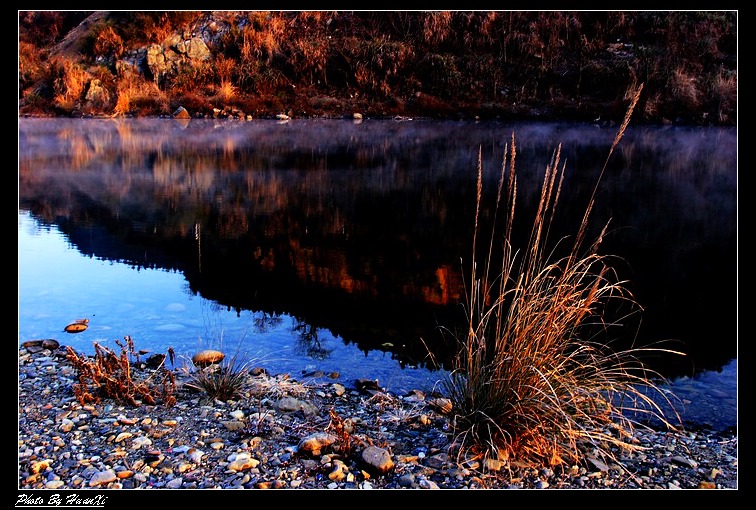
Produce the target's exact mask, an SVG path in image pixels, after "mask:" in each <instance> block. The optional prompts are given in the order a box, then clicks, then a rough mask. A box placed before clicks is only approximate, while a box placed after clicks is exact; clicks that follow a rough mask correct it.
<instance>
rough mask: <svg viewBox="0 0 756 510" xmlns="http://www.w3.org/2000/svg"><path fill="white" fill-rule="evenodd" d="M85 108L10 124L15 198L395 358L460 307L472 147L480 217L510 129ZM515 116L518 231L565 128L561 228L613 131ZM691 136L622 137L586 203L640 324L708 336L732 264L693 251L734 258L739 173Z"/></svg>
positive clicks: (416, 355) (201, 289) (155, 261)
mask: <svg viewBox="0 0 756 510" xmlns="http://www.w3.org/2000/svg"><path fill="white" fill-rule="evenodd" d="M33 122H45V121H36V120H35V121H33ZM77 122H78V123H76V122H72V123H67V122H66V121H62V120H56V121H55V124H54V125H55V126H61V125H62V126H64V127H63V129H60V130H58V129H55V130H50V131H48V132H47V133H48V134H47V135H44V136H43V135H40V131H37V130H34V131H32V130H30V129H25V127H24V126H25V125H24V123H22V124H21V128H20V134H19V136H20V140H21V143H20V150H19V206H20V208H22V209H28V210H30V211H32V212H33V214H34V216H35V217H36V218H38V219H39V220H42V221H46V222H51V223H56V224H57V225H59V226H60V228H61V230H62V231H63V232H64V233H65V234H66V235H67V236H68V237H69V239H70V240H71V242H72V243H73V244H74V245H75V246H77V248H78V249H79V250H81V251H82V252H83V253H85V254H88V255H92V256H96V257H99V258H103V259H108V260H119V261H123V262H126V263H128V264H133V265H136V266H140V267H156V268H166V269H175V270H179V271H181V272H182V273H184V274H185V276H186V279H187V281H188V282H189V287H190V289H191V290H192V291H193V292H196V293H199V294H201V295H202V296H203V297H205V298H207V299H211V300H214V301H217V302H218V303H220V304H222V305H224V306H228V307H229V308H235V309H237V310H242V309H244V310H246V309H249V310H255V311H257V310H261V311H264V312H268V313H287V314H290V315H293V316H295V317H297V318H299V319H301V320H302V321H303V322H304V323H306V324H310V325H314V326H316V327H324V328H328V329H330V330H331V331H332V332H334V333H335V334H337V335H342V336H343V337H344V338H345V339H349V341H354V342H357V343H358V344H360V347H361V348H363V349H365V350H370V349H373V348H377V346H380V345H381V344H385V343H387V342H389V343H392V344H394V345H396V346H397V347H396V351H395V352H396V355H397V356H399V350H400V348H399V347H398V346H401V345H406V347H405V349H404V350H402V351H401V352H402V354H401V356H404V357H405V359H406V360H407V361H412V362H416V361H418V360H421V359H423V358H425V355H426V352H425V348H424V347H423V346H422V344H421V343H420V342H419V339H420V338H421V337H422V338H423V339H424V340H426V341H428V342H429V343H431V344H432V343H434V342H437V343H438V342H441V341H440V340H439V339H438V338H439V335H440V334H439V332H438V330H437V329H436V326H437V325H439V324H441V325H444V326H449V320H450V317H456V316H457V315H458V314H461V307H460V306H459V304H460V303H461V302H462V301H463V299H464V284H463V280H462V278H463V276H465V277H466V276H467V275H466V274H464V275H463V273H462V271H463V267H464V268H468V267H469V265H468V263H469V261H468V260H467V256H468V255H469V253H470V242H471V240H472V231H471V230H472V226H473V223H474V222H473V214H474V201H475V199H474V196H475V169H476V166H477V156H478V148H479V147H480V148H481V153H482V156H483V161H484V165H483V167H484V170H485V176H486V180H487V185H486V186H487V193H489V195H488V197H487V200H486V204H488V205H487V206H486V207H485V208H484V210H483V211H482V214H481V224H482V225H485V230H484V232H488V231H490V227H489V225H490V224H489V221H490V219H491V218H490V216H491V214H492V211H491V208H490V204H493V197H491V196H490V193H492V192H493V190H494V189H495V185H496V182H497V180H498V172H499V169H500V168H501V158H502V155H503V153H504V144H505V142H506V139H505V138H504V137H502V138H499V136H498V134H499V133H497V134H496V136H494V135H492V134H491V130H490V129H489V130H484V129H482V128H480V129H476V128H475V127H473V126H471V125H469V124H468V125H466V126H465V128H464V129H461V130H458V129H455V125H454V123H448V124H439V123H435V124H432V125H429V126H425V127H424V125H423V124H417V125H409V123H378V124H377V125H376V127H371V125H370V123H364V124H362V125H360V126H354V125H352V124H351V123H344V122H340V123H339V122H336V123H320V122H315V121H313V122H305V123H302V124H296V123H291V124H287V125H279V124H275V123H272V122H271V123H228V122H226V123H219V124H217V125H216V128H215V129H204V128H200V125H202V124H203V123H199V125H195V124H194V121H193V123H192V124H190V126H189V127H188V128H186V129H181V128H179V127H176V125H175V124H173V123H172V121H171V120H170V119H165V120H157V121H156V120H152V121H151V122H150V121H144V120H142V121H136V122H134V123H130V122H126V121H118V122H114V121H109V120H103V121H92V123H88V122H86V121H81V120H78V121H77ZM82 122H84V123H85V124H84V125H87V126H88V127H87V129H86V130H84V129H82V124H81V123H82ZM378 126H380V127H378ZM90 127H91V129H90ZM529 129H533V128H529ZM524 131H525V134H524V135H521V136H522V137H523V139H524V141H523V142H522V143H521V144H519V145H518V175H519V179H518V187H519V189H520V192H521V195H520V198H519V199H518V200H520V202H519V207H520V211H521V216H519V218H520V219H519V224H520V225H521V226H522V228H523V229H525V230H524V231H525V232H527V230H526V229H527V223H528V221H527V218H528V217H529V216H528V215H529V210H530V208H532V204H533V202H534V200H535V197H536V195H537V192H538V189H539V177H538V176H539V172H542V171H543V169H544V168H545V166H546V164H547V163H548V161H549V158H550V156H551V153H550V150H551V149H553V148H554V147H555V146H556V143H557V142H558V141H559V140H560V139H561V138H563V137H564V138H566V139H567V140H566V141H565V145H564V148H563V160H564V161H566V162H567V164H568V180H567V182H566V183H565V189H564V195H563V198H562V200H563V208H562V210H563V211H564V213H563V215H561V216H560V217H559V218H557V222H556V225H555V231H553V232H551V235H552V238H553V239H558V238H559V237H561V235H564V234H572V233H573V232H574V230H573V229H572V227H573V226H574V225H575V223H576V222H577V221H579V219H580V218H581V217H582V212H583V211H584V207H585V203H586V201H587V198H588V196H589V194H590V192H591V191H592V190H593V185H594V183H595V176H596V175H597V170H598V169H599V168H600V166H601V165H602V164H603V161H604V159H605V157H606V145H605V144H595V143H593V142H592V140H591V139H590V137H589V136H585V135H582V136H579V135H575V134H569V133H562V132H559V133H552V132H548V131H547V132H546V133H545V134H544V133H542V132H538V133H536V132H533V136H534V137H536V135H538V138H537V139H538V140H539V143H533V142H529V141H528V138H527V136H528V134H527V130H525V129H524ZM451 132H453V133H454V135H453V136H451V135H450V133H451ZM41 133H45V131H44V130H42V131H41ZM502 134H503V133H502ZM598 134H600V133H597V136H598ZM603 134H604V136H606V137H607V139H608V140H610V139H611V136H607V133H605V132H604V133H603ZM567 135H569V136H567ZM611 135H612V136H613V133H612V134H611ZM626 136H627V137H628V138H629V139H630V140H632V135H631V134H630V133H628V134H627V135H626ZM544 139H545V140H546V141H543V140H544ZM695 148H696V149H697V150H696V151H693V150H691V148H690V147H687V148H681V149H680V150H675V151H672V152H664V151H661V152H657V151H656V150H655V148H654V146H653V145H652V144H648V143H647V141H644V144H639V145H638V146H634V145H631V144H630V145H629V146H628V147H625V146H622V150H621V151H618V153H617V158H616V159H615V161H613V163H612V165H610V169H609V170H610V171H611V172H612V174H611V175H609V176H606V177H605V178H604V181H603V183H602V188H601V190H600V195H599V197H598V199H597V206H596V211H595V218H596V219H597V227H599V226H601V225H603V222H605V221H606V220H607V219H608V218H610V217H611V218H612V223H611V225H612V226H613V227H616V228H619V229H620V230H619V231H618V233H617V235H616V237H613V236H611V235H610V236H607V239H606V241H605V243H606V245H605V246H607V248H609V249H610V250H611V251H610V253H613V254H616V255H618V256H620V257H622V258H624V259H625V260H627V261H628V264H629V265H630V268H631V270H632V271H631V272H630V274H629V275H628V276H629V277H630V278H631V279H632V283H633V286H634V287H635V288H637V293H638V296H639V297H642V301H641V303H642V304H643V305H646V304H650V305H651V306H646V310H645V313H644V319H643V320H644V323H645V324H649V323H651V324H656V326H657V327H659V328H660V329H659V331H664V333H663V334H664V335H665V337H667V336H675V335H676V334H679V333H676V332H679V331H683V332H684V334H685V336H686V337H688V336H690V338H691V339H695V337H696V335H699V336H700V335H701V331H691V330H690V326H688V323H691V322H692V321H690V320H689V317H696V316H698V315H700V314H703V313H704V312H703V311H702V309H703V308H704V306H705V307H707V308H706V312H705V313H711V314H715V315H717V316H719V317H721V318H723V319H724V320H721V321H719V322H720V323H724V324H725V326H727V325H730V324H735V317H734V310H735V303H734V297H730V296H734V278H733V279H732V280H730V279H729V278H732V277H733V276H734V275H733V274H731V273H733V272H734V267H735V266H734V262H733V265H732V266H727V267H724V268H722V267H716V268H715V269H716V270H718V271H719V274H724V275H729V278H728V279H717V277H716V275H715V274H707V273H706V271H705V270H704V271H702V270H701V269H700V267H699V266H701V265H702V266H703V267H704V268H706V267H707V266H706V263H705V261H701V260H697V259H696V257H697V256H698V257H700V256H701V255H703V254H706V256H708V257H711V259H712V260H720V261H722V260H724V261H728V260H733V261H734V253H735V246H734V244H735V243H734V239H735V221H734V218H735V197H734V195H735V185H734V172H732V174H728V173H727V172H726V171H723V170H721V169H719V170H717V169H714V170H712V166H711V164H710V163H706V164H704V163H703V161H710V160H712V159H713V160H716V158H717V157H720V158H721V157H722V156H721V155H718V154H716V153H711V152H707V151H714V150H715V149H716V147H711V146H704V147H695ZM682 149H685V150H682ZM697 151H702V152H701V154H699V153H698V152H697ZM681 153H682V154H683V156H681ZM727 164H729V163H727ZM727 164H725V165H724V168H725V169H726V168H728V167H727ZM707 165H708V166H707ZM717 168H721V167H717ZM666 169H671V170H674V172H673V173H670V172H668V171H667V170H666ZM678 169H679V170H678ZM682 169H688V171H687V173H684V175H679V174H683V170H682ZM523 242H524V240H523ZM463 260H464V265H463ZM709 266H711V264H709ZM715 269H712V272H713V271H714V270H715ZM692 271H699V273H698V275H697V276H698V277H700V278H693V279H691V278H690V274H688V273H689V272H692ZM692 282H695V285H693V284H692ZM660 283H661V284H662V285H663V287H661V288H660V287H659V286H658V285H659V284H660ZM712 288H713V289H715V291H716V292H717V294H718V295H719V296H723V299H717V300H715V302H709V303H703V302H694V303H693V306H695V307H696V308H693V309H689V310H686V309H684V308H685V307H686V306H689V303H690V300H689V299H688V298H689V296H688V295H687V294H691V295H693V296H694V297H695V300H697V301H700V300H701V299H702V297H699V294H700V293H702V292H703V293H706V292H707V289H712ZM728 297H729V299H728ZM670 302H672V303H674V304H675V306H673V307H670V306H669V303H670ZM671 313H672V314H673V315H670V314H671ZM728 318H729V319H728ZM728 327H729V326H727V327H723V331H725V334H726V336H727V337H728V338H729V337H730V336H732V337H734V336H735V335H734V334H733V332H732V331H730V330H729V329H728ZM694 329H699V330H701V329H703V328H702V327H701V326H700V323H697V324H696V328H694ZM654 334H655V333H654V332H650V333H649V338H651V339H656V338H658V337H655V336H654ZM691 344H695V341H693V340H691ZM440 347H441V349H442V350H443V349H444V348H445V347H444V346H443V345H441V346H440ZM447 349H448V348H447ZM733 355H734V348H733ZM725 356H726V355H725ZM724 361H727V360H724Z"/></svg>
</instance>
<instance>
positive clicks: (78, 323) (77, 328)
mask: <svg viewBox="0 0 756 510" xmlns="http://www.w3.org/2000/svg"><path fill="white" fill-rule="evenodd" d="M88 327H89V319H77V320H75V321H74V322H72V323H71V324H69V325H68V326H66V327H65V328H63V330H64V331H65V332H66V333H81V332H82V331H86V329H87V328H88Z"/></svg>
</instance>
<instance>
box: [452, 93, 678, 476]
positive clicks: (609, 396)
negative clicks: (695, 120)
mask: <svg viewBox="0 0 756 510" xmlns="http://www.w3.org/2000/svg"><path fill="white" fill-rule="evenodd" d="M641 90H642V85H641V86H640V87H639V88H638V90H637V92H636V94H635V97H634V99H633V100H632V104H631V105H630V107H629V109H628V111H627V114H626V117H625V120H624V122H623V124H622V125H621V128H620V130H619V132H618V134H617V136H616V137H615V140H614V143H613V144H612V147H611V149H610V151H609V156H607V162H608V160H609V157H610V156H611V153H612V151H613V150H614V148H615V146H616V145H617V143H618V142H619V140H620V139H621V137H622V134H623V133H624V130H625V128H626V127H627V123H628V121H629V118H630V115H631V113H632V110H633V108H634V107H635V104H636V103H637V101H638V98H639V95H640V91H641ZM560 150H561V147H560V148H558V149H557V150H555V153H554V155H553V157H552V160H551V163H550V165H548V166H547V168H546V175H545V177H544V181H543V185H542V189H541V194H540V201H539V203H538V210H537V212H536V215H535V220H534V223H533V226H532V230H531V233H530V240H529V242H528V244H527V246H526V247H525V250H524V252H523V253H522V254H520V252H519V251H518V250H516V249H515V247H513V246H512V244H511V243H512V229H513V217H514V210H515V207H514V203H515V196H516V191H517V186H516V181H517V180H516V177H515V171H514V168H515V155H516V148H515V140H514V134H513V135H512V140H511V147H508V148H507V151H506V152H505V156H504V164H503V165H502V170H501V178H500V181H499V187H498V195H497V202H496V211H498V209H499V200H500V199H501V198H502V190H504V192H505V194H504V198H505V200H507V202H508V206H507V208H506V209H505V217H504V222H503V225H504V235H503V255H502V261H501V266H500V267H499V266H498V263H496V264H494V263H492V256H491V253H492V245H493V239H494V232H495V230H496V228H497V226H496V225H494V227H493V228H494V232H492V233H491V246H489V247H488V257H487V258H486V259H485V262H486V263H485V266H484V267H482V268H480V267H479V266H478V265H477V264H476V250H475V244H476V242H477V237H478V234H479V224H478V217H479V213H480V206H481V204H480V202H481V194H482V193H481V188H482V177H481V174H482V171H481V162H480V160H481V159H480V156H479V159H478V188H477V190H478V193H477V197H478V198H477V209H476V215H475V229H474V231H473V257H472V260H473V263H472V268H471V275H472V277H471V288H470V289H469V291H468V292H467V293H466V294H467V295H466V302H465V313H466V317H467V318H468V324H467V332H466V335H464V336H463V335H455V337H456V338H457V339H458V340H459V339H460V337H461V340H459V343H460V344H461V349H460V351H459V354H458V356H457V358H456V360H455V362H454V367H453V368H454V370H452V372H451V373H450V375H449V377H448V378H447V379H446V380H445V381H444V382H445V386H446V389H447V391H448V395H449V398H450V399H451V401H452V403H453V414H452V416H453V424H454V442H453V449H456V453H457V454H458V455H459V456H460V457H466V458H469V457H470V456H472V457H475V458H486V459H489V458H490V459H499V460H506V459H518V460H520V461H525V462H538V463H540V464H541V465H543V464H546V465H550V466H555V465H559V464H565V463H568V462H569V463H573V462H577V461H578V460H580V459H581V458H582V455H583V454H582V452H583V451H585V449H584V447H585V446H586V445H588V447H589V449H590V450H592V451H594V452H595V453H597V454H598V455H601V456H604V457H607V458H613V457H612V454H611V452H612V451H614V450H616V448H617V447H619V448H622V449H629V450H633V449H637V446H636V445H634V444H633V443H632V441H630V439H631V436H632V432H633V429H634V427H636V426H639V425H640V423H641V422H640V420H637V418H635V416H637V414H638V413H649V414H652V415H653V416H654V417H656V418H659V419H661V420H662V421H663V423H665V424H666V425H667V426H669V427H670V428H671V429H673V428H674V427H673V426H672V425H671V424H670V423H669V421H668V420H667V419H666V418H665V417H664V413H663V412H662V410H661V407H660V405H658V404H657V403H656V402H657V401H655V400H654V399H653V398H652V394H653V393H654V390H656V393H658V394H659V395H660V396H661V397H662V398H663V399H665V400H666V401H667V403H668V402H669V401H668V397H667V396H666V395H665V394H664V393H663V392H662V391H661V390H660V389H659V388H658V387H657V386H655V384H654V382H653V381H654V380H659V376H658V374H656V373H655V372H653V371H651V370H650V369H647V368H646V367H645V366H644V365H643V363H641V362H640V360H639V354H641V351H646V350H657V351H661V350H664V349H652V348H651V347H647V348H642V349H641V348H632V349H629V350H628V349H624V350H622V349H617V350H612V349H610V347H609V344H608V343H606V342H600V341H597V340H590V339H591V338H593V337H592V336H591V335H586V333H588V332H590V331H593V334H595V326H596V325H597V324H598V325H599V326H601V328H602V329H601V330H602V331H604V332H605V330H606V329H607V328H608V327H609V326H613V325H618V324H614V323H611V322H610V321H609V320H608V319H607V318H606V317H605V316H604V315H605V314H604V313H602V312H603V311H604V310H606V309H607V308H608V306H607V305H608V303H609V302H610V301H611V302H612V303H614V301H615V300H621V302H622V303H625V304H627V303H629V304H630V306H631V308H632V309H633V310H635V311H637V303H636V302H635V301H634V299H633V297H632V295H631V294H630V292H629V291H628V290H627V289H626V288H625V283H626V282H622V281H618V279H617V277H616V272H615V271H614V270H613V269H612V268H611V267H610V265H609V259H608V257H607V256H604V255H601V254H599V247H600V245H601V242H602V239H603V236H604V235H605V234H606V230H607V226H604V228H603V230H602V231H601V234H600V235H599V236H598V238H597V239H596V240H595V241H594V242H593V243H592V244H591V245H590V246H589V247H588V248H587V249H585V248H584V247H583V244H584V238H585V237H586V234H587V228H588V217H589V216H590V213H591V209H592V208H593V204H594V198H595V189H594V194H593V196H592V197H591V199H590V201H589V203H588V206H587V208H586V211H585V213H584V217H583V220H582V223H581V224H580V228H579V231H578V234H577V236H576V238H575V240H574V244H573V245H572V248H571V249H568V250H567V255H566V256H564V257H563V258H558V259H557V260H552V259H553V258H555V257H554V253H556V251H557V250H556V247H548V246H547V239H548V233H549V229H550V226H551V223H552V220H553V218H554V215H555V208H556V204H557V202H558V199H559V193H560V191H561V185H562V182H563V177H564V165H563V164H562V163H561V162H560ZM507 152H508V154H507ZM507 159H509V161H508V163H509V165H508V168H507ZM560 165H561V168H560ZM605 168H606V163H605V164H604V169H605ZM602 173H603V170H602ZM507 174H508V175H507ZM599 180H600V175H599ZM505 184H506V186H505ZM597 187H598V186H597ZM597 187H596V189H597ZM494 215H496V212H494ZM564 241H565V240H564V239H562V240H561V241H560V242H564ZM567 248H569V247H567ZM492 266H495V267H492ZM481 269H482V271H481ZM590 328H593V329H590ZM584 336H586V338H584ZM664 351H665V352H673V351H666V350H664ZM676 354H679V353H676ZM649 389H650V390H652V391H649ZM628 413H629V414H628ZM644 416H647V415H646V414H644Z"/></svg>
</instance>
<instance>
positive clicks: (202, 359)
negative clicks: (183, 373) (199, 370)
mask: <svg viewBox="0 0 756 510" xmlns="http://www.w3.org/2000/svg"><path fill="white" fill-rule="evenodd" d="M225 357H226V355H225V354H223V353H222V352H220V351H214V350H212V349H206V350H204V351H200V352H198V353H197V354H195V355H194V356H192V363H194V364H195V365H196V366H198V367H206V366H208V365H212V364H213V363H220V362H221V361H223V358H225Z"/></svg>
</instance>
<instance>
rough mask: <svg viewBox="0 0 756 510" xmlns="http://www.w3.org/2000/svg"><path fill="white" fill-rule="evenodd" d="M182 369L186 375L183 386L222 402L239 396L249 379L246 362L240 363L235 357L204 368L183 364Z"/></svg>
mask: <svg viewBox="0 0 756 510" xmlns="http://www.w3.org/2000/svg"><path fill="white" fill-rule="evenodd" d="M182 370H183V372H184V373H185V374H186V375H187V377H188V381H187V382H186V383H184V387H186V388H188V389H190V390H193V391H197V392H202V393H205V394H206V395H207V397H208V398H209V399H210V400H216V399H217V400H221V401H223V402H226V401H228V400H236V399H238V398H239V397H241V396H242V393H243V390H244V389H245V388H246V387H247V384H248V379H249V368H248V366H247V364H240V363H239V362H238V361H237V359H236V357H234V358H232V359H231V360H230V361H224V362H222V363H220V364H216V365H210V366H207V367H204V368H196V367H194V368H190V367H189V366H184V367H182Z"/></svg>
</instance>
